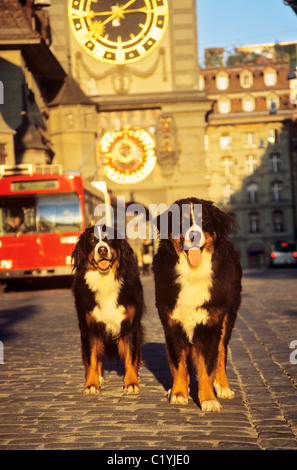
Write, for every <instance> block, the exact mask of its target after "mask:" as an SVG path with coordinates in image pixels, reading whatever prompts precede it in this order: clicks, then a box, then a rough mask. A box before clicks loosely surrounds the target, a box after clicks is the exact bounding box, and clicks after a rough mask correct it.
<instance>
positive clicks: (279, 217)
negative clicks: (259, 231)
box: [272, 211, 285, 232]
mask: <svg viewBox="0 0 297 470" xmlns="http://www.w3.org/2000/svg"><path fill="white" fill-rule="evenodd" d="M272 225H273V230H274V231H275V232H284V231H285V218H284V213H283V212H282V211H274V212H273V214H272Z"/></svg>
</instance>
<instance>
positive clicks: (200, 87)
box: [198, 75, 205, 91]
mask: <svg viewBox="0 0 297 470" xmlns="http://www.w3.org/2000/svg"><path fill="white" fill-rule="evenodd" d="M198 83H199V90H201V91H202V90H204V88H205V80H204V77H203V75H199V82H198Z"/></svg>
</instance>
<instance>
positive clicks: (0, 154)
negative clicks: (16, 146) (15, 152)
mask: <svg viewBox="0 0 297 470" xmlns="http://www.w3.org/2000/svg"><path fill="white" fill-rule="evenodd" d="M6 158H7V151H6V144H3V143H0V165H5V163H6Z"/></svg>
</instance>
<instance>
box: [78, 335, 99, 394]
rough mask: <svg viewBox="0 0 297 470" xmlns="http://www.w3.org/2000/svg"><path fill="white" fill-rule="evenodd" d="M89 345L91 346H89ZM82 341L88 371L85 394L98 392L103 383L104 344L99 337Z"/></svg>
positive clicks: (84, 360)
mask: <svg viewBox="0 0 297 470" xmlns="http://www.w3.org/2000/svg"><path fill="white" fill-rule="evenodd" d="M88 346H89V347H88ZM88 346H87V345H86V343H85V342H82V357H83V363H84V365H85V371H86V381H85V392H84V393H85V394H97V393H99V388H100V385H101V383H102V356H103V350H104V345H103V342H102V341H101V340H100V339H98V338H94V337H93V338H90V339H89V345H88Z"/></svg>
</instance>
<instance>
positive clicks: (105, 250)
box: [98, 246, 108, 258]
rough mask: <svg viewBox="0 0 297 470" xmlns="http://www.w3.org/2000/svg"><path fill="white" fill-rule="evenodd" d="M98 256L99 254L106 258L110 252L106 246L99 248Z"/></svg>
mask: <svg viewBox="0 0 297 470" xmlns="http://www.w3.org/2000/svg"><path fill="white" fill-rule="evenodd" d="M98 254H99V256H101V257H102V258H103V257H104V256H107V254H108V251H107V248H106V246H99V248H98Z"/></svg>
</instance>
